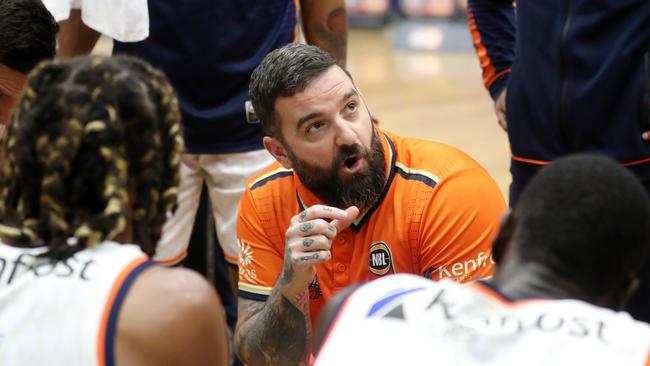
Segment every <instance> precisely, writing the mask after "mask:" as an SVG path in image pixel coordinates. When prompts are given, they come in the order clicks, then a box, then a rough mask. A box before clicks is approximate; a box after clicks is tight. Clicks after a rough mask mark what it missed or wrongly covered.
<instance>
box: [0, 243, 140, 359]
mask: <svg viewBox="0 0 650 366" xmlns="http://www.w3.org/2000/svg"><path fill="white" fill-rule="evenodd" d="M44 251H45V248H30V249H26V248H16V247H11V246H8V245H6V244H4V243H0V364H2V365H12V366H22V365H66V366H71V365H79V366H82V365H83V366H89V365H102V366H103V365H107V366H108V365H113V364H114V361H115V357H114V352H113V351H114V340H115V331H116V325H117V319H118V316H119V311H120V306H121V304H122V302H123V300H124V298H125V297H126V293H127V291H128V289H129V287H130V285H131V284H132V283H133V281H134V280H135V278H136V277H137V275H138V274H139V273H140V272H141V271H142V270H143V269H145V268H147V267H148V266H149V265H150V264H151V261H150V260H149V258H148V257H147V256H146V255H145V254H144V253H143V252H142V251H141V250H140V248H139V247H137V246H135V245H126V244H125V245H121V244H118V243H114V242H104V243H101V244H99V245H97V246H95V247H93V248H89V249H85V250H82V251H80V252H78V253H76V254H75V255H74V256H72V257H70V258H68V259H66V260H64V261H59V262H57V263H56V264H53V263H52V262H51V261H48V260H46V259H43V258H40V257H37V256H38V255H39V254H41V253H43V252H44Z"/></svg>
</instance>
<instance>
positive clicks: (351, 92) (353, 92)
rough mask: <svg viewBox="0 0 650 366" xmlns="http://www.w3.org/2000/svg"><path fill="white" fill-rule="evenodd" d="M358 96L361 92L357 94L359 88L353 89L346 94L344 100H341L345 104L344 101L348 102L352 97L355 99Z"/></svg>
mask: <svg viewBox="0 0 650 366" xmlns="http://www.w3.org/2000/svg"><path fill="white" fill-rule="evenodd" d="M356 95H359V92H357V88H352V89H350V91H349V92H347V93H345V95H344V96H343V98H341V101H343V102H344V101H346V100H348V99H350V98H351V97H354V96H356Z"/></svg>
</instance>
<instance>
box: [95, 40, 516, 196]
mask: <svg viewBox="0 0 650 366" xmlns="http://www.w3.org/2000/svg"><path fill="white" fill-rule="evenodd" d="M111 46H112V45H111V43H110V41H109V40H107V39H104V38H102V39H100V42H99V43H98V45H97V48H96V49H95V52H96V53H102V54H108V53H110V50H111ZM348 68H349V69H350V71H351V73H352V75H353V77H354V79H355V82H356V83H357V85H358V86H359V88H360V89H361V91H362V93H363V95H364V97H365V99H366V101H367V102H368V104H369V105H370V107H371V108H372V109H373V110H374V112H375V114H376V115H377V117H378V118H379V120H380V126H382V127H383V128H385V129H388V130H391V131H394V132H396V133H399V134H401V135H404V136H413V137H418V138H424V139H430V140H435V141H440V142H444V143H447V144H450V145H452V146H455V147H457V148H459V149H461V150H463V151H465V152H466V153H468V154H469V155H471V156H472V157H473V158H474V159H476V160H477V161H479V162H480V163H481V164H482V165H483V166H484V167H485V168H486V169H487V170H488V171H489V172H490V174H491V175H492V177H494V179H495V180H496V182H497V184H498V185H499V188H501V191H502V192H503V194H504V197H505V198H506V199H507V196H508V195H507V192H508V185H509V184H510V173H509V171H508V167H509V147H508V139H507V136H506V133H505V132H504V131H503V130H501V128H500V127H499V126H498V125H497V122H496V117H495V116H494V111H493V107H492V100H491V99H490V97H489V95H488V93H487V91H485V89H484V88H483V84H482V83H481V70H480V68H479V65H478V61H477V60H476V58H475V56H474V54H473V53H471V52H467V53H442V52H438V53H435V52H413V51H403V50H395V49H393V47H392V28H390V27H388V28H386V29H383V30H357V29H351V30H350V33H349V38H348Z"/></svg>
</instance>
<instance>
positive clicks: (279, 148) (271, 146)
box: [262, 136, 292, 169]
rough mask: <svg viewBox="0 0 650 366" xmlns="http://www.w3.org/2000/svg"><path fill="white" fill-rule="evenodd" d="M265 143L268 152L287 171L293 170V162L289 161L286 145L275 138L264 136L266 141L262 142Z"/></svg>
mask: <svg viewBox="0 0 650 366" xmlns="http://www.w3.org/2000/svg"><path fill="white" fill-rule="evenodd" d="M262 142H263V143H264V147H265V148H266V150H267V151H268V152H269V153H271V155H273V157H274V158H275V160H277V161H278V163H280V164H282V166H283V167H285V168H286V169H291V168H292V166H291V161H290V160H289V156H288V155H287V150H286V149H285V148H284V145H282V143H281V142H280V141H279V140H278V139H276V138H275V137H270V136H264V139H263V140H262Z"/></svg>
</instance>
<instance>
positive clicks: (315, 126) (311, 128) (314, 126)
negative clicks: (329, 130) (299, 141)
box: [307, 122, 323, 133]
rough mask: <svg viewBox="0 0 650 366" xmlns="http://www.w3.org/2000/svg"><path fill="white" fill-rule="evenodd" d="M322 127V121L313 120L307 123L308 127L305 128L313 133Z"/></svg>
mask: <svg viewBox="0 0 650 366" xmlns="http://www.w3.org/2000/svg"><path fill="white" fill-rule="evenodd" d="M322 127H323V123H322V122H315V123H312V124H311V125H309V128H308V129H307V132H309V133H314V132H317V131H318V130H320V129H321V128H322Z"/></svg>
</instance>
